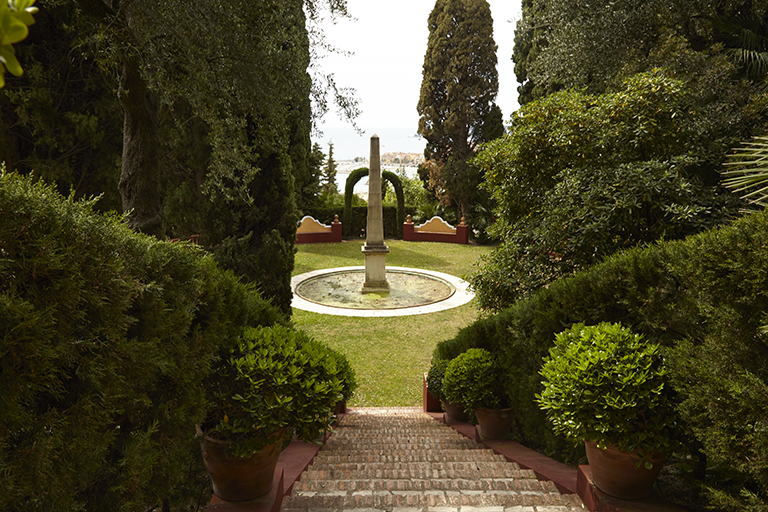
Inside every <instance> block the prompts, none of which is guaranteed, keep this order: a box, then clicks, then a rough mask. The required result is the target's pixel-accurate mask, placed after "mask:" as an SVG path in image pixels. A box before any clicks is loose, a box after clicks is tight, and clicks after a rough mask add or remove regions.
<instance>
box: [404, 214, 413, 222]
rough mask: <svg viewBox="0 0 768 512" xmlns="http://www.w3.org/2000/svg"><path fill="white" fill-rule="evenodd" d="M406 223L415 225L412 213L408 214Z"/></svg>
mask: <svg viewBox="0 0 768 512" xmlns="http://www.w3.org/2000/svg"><path fill="white" fill-rule="evenodd" d="M405 222H407V223H408V224H413V221H412V220H411V214H410V213H409V214H408V217H407V218H406V220H405Z"/></svg>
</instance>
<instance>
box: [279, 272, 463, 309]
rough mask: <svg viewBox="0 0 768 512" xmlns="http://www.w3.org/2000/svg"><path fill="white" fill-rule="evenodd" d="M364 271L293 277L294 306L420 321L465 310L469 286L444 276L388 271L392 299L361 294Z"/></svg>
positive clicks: (384, 294) (317, 273) (460, 280)
mask: <svg viewBox="0 0 768 512" xmlns="http://www.w3.org/2000/svg"><path fill="white" fill-rule="evenodd" d="M364 280H365V267H341V268H334V269H326V270H318V271H314V272H308V273H306V274H301V275H298V276H294V278H293V279H292V280H291V287H292V290H293V301H292V303H291V306H292V307H294V308H296V309H300V310H304V311H313V312H316V313H322V314H328V315H340V316H361V317H386V316H400V315H419V314H424V313H432V312H436V311H442V310H445V309H450V308H455V307H458V306H460V305H462V304H466V303H467V302H469V301H470V300H472V298H473V297H474V294H473V293H472V292H470V291H469V284H468V283H467V282H466V281H464V280H462V279H459V278H458V277H455V276H452V275H450V274H445V273H442V272H434V271H430V270H422V269H413V268H407V267H387V280H388V282H389V285H390V291H389V293H365V294H363V293H360V289H361V286H362V284H363V281H364Z"/></svg>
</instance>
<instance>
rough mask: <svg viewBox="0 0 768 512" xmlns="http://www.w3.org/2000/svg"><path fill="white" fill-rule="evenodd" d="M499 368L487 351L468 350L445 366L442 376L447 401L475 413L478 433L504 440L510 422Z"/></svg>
mask: <svg viewBox="0 0 768 512" xmlns="http://www.w3.org/2000/svg"><path fill="white" fill-rule="evenodd" d="M502 382H503V379H502V371H501V367H500V366H499V364H498V361H497V359H496V358H495V357H494V356H493V354H491V353H490V352H489V351H488V350H485V349H482V348H471V349H469V350H467V351H466V352H464V353H463V354H460V355H459V356H457V357H456V358H454V359H452V360H451V362H450V363H448V367H447V368H446V370H445V376H444V377H443V393H444V394H445V398H446V400H448V401H450V402H457V403H460V404H463V405H464V409H465V410H466V412H467V413H472V412H473V413H474V414H475V415H476V416H477V421H478V423H479V424H480V434H481V435H482V436H483V437H487V438H489V439H502V438H504V437H507V435H508V434H509V429H510V427H511V426H512V423H513V420H514V419H513V417H512V411H511V409H510V408H509V398H508V397H507V393H506V391H505V390H504V386H503V383H502Z"/></svg>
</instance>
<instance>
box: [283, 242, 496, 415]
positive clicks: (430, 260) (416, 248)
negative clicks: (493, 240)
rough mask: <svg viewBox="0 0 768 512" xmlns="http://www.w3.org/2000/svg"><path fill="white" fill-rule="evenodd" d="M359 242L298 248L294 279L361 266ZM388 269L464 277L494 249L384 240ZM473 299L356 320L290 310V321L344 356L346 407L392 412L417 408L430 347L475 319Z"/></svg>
mask: <svg viewBox="0 0 768 512" xmlns="http://www.w3.org/2000/svg"><path fill="white" fill-rule="evenodd" d="M363 243H364V241H363V240H360V241H345V242H342V243H340V244H304V245H297V246H296V247H297V248H298V253H297V254H296V268H295V271H294V274H302V273H304V272H309V271H312V270H319V269H324V268H335V267H351V266H357V265H364V264H365V261H364V259H363V255H362V253H361V252H360V248H361V247H362V245H363ZM386 243H387V245H388V246H389V248H390V253H389V254H388V255H387V265H391V266H398V267H412V268H421V269H426V270H435V271H438V272H445V273H447V274H451V275H455V276H459V277H462V276H464V275H466V274H467V273H469V272H471V271H472V267H473V265H474V263H475V262H476V261H477V260H478V259H479V258H480V256H481V255H483V254H488V253H489V252H490V251H491V250H492V248H491V247H487V246H476V245H458V244H438V243H430V242H403V241H402V240H387V241H386ZM477 315H478V312H477V310H476V309H475V306H474V301H472V302H470V303H469V304H466V305H464V306H460V307H458V308H454V309H449V310H447V311H440V312H438V313H430V314H426V315H413V316H400V317H387V318H358V317H346V316H331V315H321V314H317V313H310V312H307V311H300V310H298V309H295V310H294V311H293V321H294V323H295V325H296V327H298V328H299V329H303V330H305V331H307V332H308V333H310V334H311V335H312V336H314V337H315V338H316V339H318V340H320V341H323V342H324V343H327V344H328V345H329V346H331V347H333V348H334V349H336V350H338V351H340V352H342V353H343V354H345V355H346V356H347V358H348V359H349V361H350V363H351V364H352V366H353V368H354V369H355V372H356V375H357V380H358V383H359V385H360V386H359V388H358V389H357V392H356V393H355V396H354V397H353V398H352V400H351V401H350V404H349V405H356V406H367V407H391V406H412V405H420V404H421V399H422V384H421V382H422V375H423V374H424V372H426V371H427V370H428V369H429V364H430V359H431V358H432V351H433V349H434V348H435V345H436V344H437V343H438V342H439V341H442V340H444V339H448V338H451V337H453V336H454V335H455V334H456V333H457V332H458V331H459V329H461V328H462V327H465V326H467V325H469V324H471V323H472V322H473V321H474V320H475V319H476V318H477Z"/></svg>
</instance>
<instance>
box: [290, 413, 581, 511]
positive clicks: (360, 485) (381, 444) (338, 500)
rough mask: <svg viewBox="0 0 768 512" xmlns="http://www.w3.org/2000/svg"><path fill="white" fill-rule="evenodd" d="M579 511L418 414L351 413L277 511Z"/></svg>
mask: <svg viewBox="0 0 768 512" xmlns="http://www.w3.org/2000/svg"><path fill="white" fill-rule="evenodd" d="M441 507H442V508H444V510H440V511H439V512H513V511H514V512H578V511H583V508H582V503H581V500H580V499H579V498H578V496H576V495H561V494H560V492H559V491H558V489H557V487H556V486H555V484H554V483H553V482H547V481H540V480H538V479H537V478H536V475H535V473H534V472H533V471H531V470H527V469H520V467H519V466H518V465H517V464H515V463H511V462H507V461H506V459H505V458H504V457H503V456H502V455H499V454H496V453H495V452H494V451H493V450H489V449H487V448H485V447H484V446H483V445H481V444H477V443H476V442H475V441H473V440H471V439H468V438H466V437H464V436H462V435H460V434H459V433H457V432H456V431H455V430H453V429H451V428H450V427H448V426H446V425H444V424H441V423H438V422H436V421H435V420H434V419H432V418H431V417H430V416H428V415H426V414H424V413H423V412H421V411H418V410H415V409H407V410H397V409H386V410H385V409H382V410H372V409H360V410H352V411H351V412H350V413H349V414H347V415H346V416H345V417H344V418H343V419H342V420H341V422H340V424H339V426H338V427H337V429H336V431H335V432H334V434H333V435H332V436H331V437H330V438H329V439H328V441H327V442H326V444H325V445H324V446H323V448H322V449H321V450H320V452H319V453H318V454H317V456H316V457H315V459H314V461H313V463H312V464H311V466H310V467H309V468H308V469H307V470H306V471H305V472H304V473H303V474H302V475H301V477H300V479H299V480H298V481H297V482H295V483H294V486H293V491H292V493H291V496H290V497H286V498H285V499H284V501H283V504H282V508H281V512H346V511H349V512H393V511H395V510H396V509H411V510H408V511H406V510H401V511H400V512H432V511H433V509H435V510H434V512H438V509H439V508H441Z"/></svg>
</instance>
